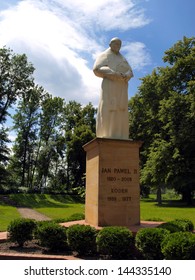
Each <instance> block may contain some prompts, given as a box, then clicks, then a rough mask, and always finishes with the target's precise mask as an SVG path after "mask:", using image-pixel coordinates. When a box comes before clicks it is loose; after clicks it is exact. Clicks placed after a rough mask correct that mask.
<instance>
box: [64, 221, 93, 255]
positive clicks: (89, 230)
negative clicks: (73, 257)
mask: <svg viewBox="0 0 195 280" xmlns="http://www.w3.org/2000/svg"><path fill="white" fill-rule="evenodd" d="M96 235H97V230H96V229H95V228H93V227H91V226H89V225H72V226H70V227H69V228H68V229H67V239H68V244H69V246H70V248H71V249H72V251H76V252H77V253H78V254H79V255H88V254H93V253H95V252H96Z"/></svg>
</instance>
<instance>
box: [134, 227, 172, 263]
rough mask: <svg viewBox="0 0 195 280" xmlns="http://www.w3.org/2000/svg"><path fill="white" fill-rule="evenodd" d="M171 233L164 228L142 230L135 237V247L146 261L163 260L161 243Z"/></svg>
mask: <svg viewBox="0 0 195 280" xmlns="http://www.w3.org/2000/svg"><path fill="white" fill-rule="evenodd" d="M168 234H169V231H168V230H166V229H163V228H144V229H140V230H139V231H138V232H137V234H136V237H135V245H136V247H137V248H138V250H139V251H140V252H141V253H142V255H143V256H144V258H145V259H148V260H155V259H163V255H162V253H161V243H162V241H163V240H164V238H165V236H167V235H168Z"/></svg>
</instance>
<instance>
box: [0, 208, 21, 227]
mask: <svg viewBox="0 0 195 280" xmlns="http://www.w3.org/2000/svg"><path fill="white" fill-rule="evenodd" d="M19 217H20V214H19V213H18V211H17V209H16V208H15V207H12V206H7V205H1V204H0V231H6V230H7V226H8V225H9V223H10V222H11V221H12V220H14V219H17V218H19Z"/></svg>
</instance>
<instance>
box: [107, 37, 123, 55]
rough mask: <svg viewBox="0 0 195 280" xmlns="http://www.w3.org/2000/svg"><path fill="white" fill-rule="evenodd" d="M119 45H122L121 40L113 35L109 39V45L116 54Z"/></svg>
mask: <svg viewBox="0 0 195 280" xmlns="http://www.w3.org/2000/svg"><path fill="white" fill-rule="evenodd" d="M121 45H122V41H121V40H120V39H119V38H117V37H114V38H112V39H111V40H110V44H109V46H110V48H111V50H112V51H113V52H114V53H116V54H117V53H118V52H119V50H120V48H121Z"/></svg>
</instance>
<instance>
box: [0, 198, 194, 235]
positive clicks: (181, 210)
mask: <svg viewBox="0 0 195 280" xmlns="http://www.w3.org/2000/svg"><path fill="white" fill-rule="evenodd" d="M0 197H1V196H0ZM10 198H11V200H12V201H15V202H17V203H18V204H19V205H20V206H23V207H30V208H33V209H35V210H37V211H38V212H40V213H42V214H45V215H47V216H48V217H50V218H52V219H66V218H68V217H70V216H71V215H72V214H75V213H84V208H85V205H84V203H83V202H82V201H81V200H79V199H78V197H76V196H69V195H48V194H42V195H40V194H12V195H10ZM164 198H165V197H164ZM18 217H19V213H18V211H17V209H16V208H15V207H12V206H7V205H6V204H5V203H3V202H2V201H1V200H0V231H5V230H6V229H7V226H8V224H9V223H10V221H11V220H13V219H15V218H18ZM176 218H185V219H190V220H191V221H192V222H193V224H194V225H195V207H186V206H185V205H184V204H182V203H181V202H180V201H179V200H178V199H174V200H173V199H172V200H167V199H166V200H164V201H163V204H162V206H159V205H158V204H157V203H156V201H155V197H154V196H151V197H150V198H149V199H142V200H141V220H142V221H144V220H145V221H170V220H174V219H176Z"/></svg>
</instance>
